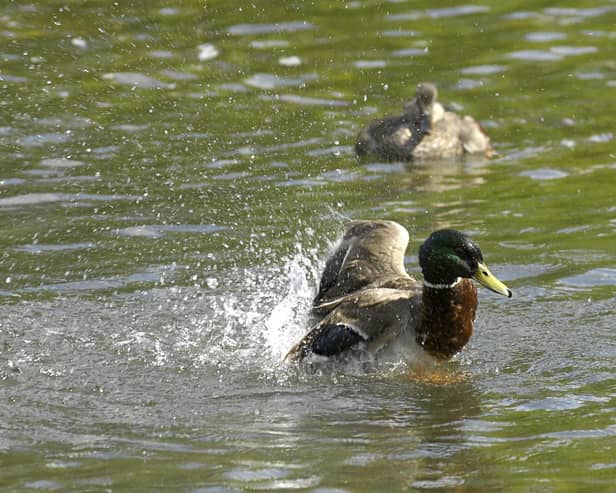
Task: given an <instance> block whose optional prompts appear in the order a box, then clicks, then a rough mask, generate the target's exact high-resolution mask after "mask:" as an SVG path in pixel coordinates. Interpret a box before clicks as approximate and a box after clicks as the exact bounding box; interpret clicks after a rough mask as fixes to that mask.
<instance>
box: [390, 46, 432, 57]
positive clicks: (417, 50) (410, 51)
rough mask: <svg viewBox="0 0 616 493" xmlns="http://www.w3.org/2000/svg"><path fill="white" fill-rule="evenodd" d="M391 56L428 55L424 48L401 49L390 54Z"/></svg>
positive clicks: (426, 49) (426, 48)
mask: <svg viewBox="0 0 616 493" xmlns="http://www.w3.org/2000/svg"><path fill="white" fill-rule="evenodd" d="M391 54H392V56H396V57H407V56H424V55H427V54H428V47H425V48H403V49H401V50H394V51H392V52H391Z"/></svg>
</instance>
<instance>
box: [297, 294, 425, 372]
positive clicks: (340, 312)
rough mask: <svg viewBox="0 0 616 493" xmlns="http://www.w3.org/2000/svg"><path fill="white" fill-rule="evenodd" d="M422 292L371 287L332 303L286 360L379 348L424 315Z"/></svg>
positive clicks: (299, 359)
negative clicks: (421, 311)
mask: <svg viewBox="0 0 616 493" xmlns="http://www.w3.org/2000/svg"><path fill="white" fill-rule="evenodd" d="M419 293H420V291H419V290H415V291H409V290H399V289H387V288H368V289H363V290H361V291H357V292H355V293H352V294H350V295H347V296H343V297H342V298H339V299H336V300H333V301H331V302H329V303H328V304H329V305H330V306H329V308H330V309H331V311H330V313H329V314H328V315H327V316H325V317H324V318H323V320H321V321H320V322H319V323H318V324H317V325H315V326H314V327H313V328H312V329H311V330H310V331H309V332H308V334H306V335H305V336H304V337H303V338H302V340H301V341H300V342H298V343H297V344H296V345H295V346H293V347H292V348H291V350H290V351H289V352H288V354H287V356H286V357H285V360H286V361H301V360H302V359H304V358H305V357H306V356H308V355H309V354H318V355H322V356H334V355H337V354H340V353H343V352H344V351H346V350H348V349H351V348H353V347H356V346H358V345H359V344H361V343H363V344H365V345H366V347H367V349H368V350H369V351H376V350H377V349H379V348H380V347H382V346H383V345H385V344H387V342H389V341H390V340H391V339H393V338H395V337H397V336H398V335H399V334H400V333H401V332H402V331H403V330H405V329H406V328H407V327H409V324H411V323H412V325H413V326H414V325H415V323H416V322H417V321H416V320H412V319H413V317H416V316H420V310H418V309H417V305H418V303H419V300H420V298H421V297H420V295H419Z"/></svg>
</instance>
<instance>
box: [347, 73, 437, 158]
mask: <svg viewBox="0 0 616 493" xmlns="http://www.w3.org/2000/svg"><path fill="white" fill-rule="evenodd" d="M436 95H437V91H436V87H435V86H434V85H433V84H430V83H423V84H419V85H418V86H417V92H416V94H415V98H414V99H413V100H412V101H411V102H410V103H408V104H407V105H406V106H405V107H404V113H403V114H402V115H400V116H389V117H386V118H382V119H380V120H375V121H373V122H372V123H371V124H370V125H368V126H367V127H365V128H364V129H363V130H362V131H361V132H360V133H359V136H358V137H357V143H356V144H355V152H356V153H357V155H358V156H359V157H363V156H367V155H368V154H374V155H376V156H379V157H381V158H383V159H387V160H389V161H406V160H408V159H410V156H411V155H412V152H413V149H414V148H415V147H417V145H419V143H420V142H421V141H422V139H423V138H424V136H425V135H426V134H427V133H428V132H429V131H430V127H431V122H432V113H433V110H434V108H435V106H434V103H435V102H436ZM437 104H438V103H437ZM439 106H440V105H439Z"/></svg>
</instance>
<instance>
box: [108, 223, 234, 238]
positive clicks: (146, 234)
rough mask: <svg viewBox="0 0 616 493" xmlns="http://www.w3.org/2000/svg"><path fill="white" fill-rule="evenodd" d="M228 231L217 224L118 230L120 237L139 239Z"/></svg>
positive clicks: (156, 225)
mask: <svg viewBox="0 0 616 493" xmlns="http://www.w3.org/2000/svg"><path fill="white" fill-rule="evenodd" d="M225 229H228V228H227V227H226V226H218V225H216V224H165V225H163V224H161V225H158V224H151V225H143V226H130V227H128V228H122V229H119V230H118V235H119V236H132V237H139V238H160V237H162V236H164V235H165V233H199V234H210V233H215V232H217V231H223V230H225Z"/></svg>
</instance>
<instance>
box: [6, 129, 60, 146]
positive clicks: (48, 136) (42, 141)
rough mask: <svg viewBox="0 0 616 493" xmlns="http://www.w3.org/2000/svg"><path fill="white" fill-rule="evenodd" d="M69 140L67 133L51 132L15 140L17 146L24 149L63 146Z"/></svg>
mask: <svg viewBox="0 0 616 493" xmlns="http://www.w3.org/2000/svg"><path fill="white" fill-rule="evenodd" d="M70 139H71V134H70V133H67V132H51V133H39V134H34V135H27V136H25V137H20V138H19V139H17V144H18V145H21V146H24V147H40V146H44V145H47V144H63V143H65V142H68V141H69V140H70Z"/></svg>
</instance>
